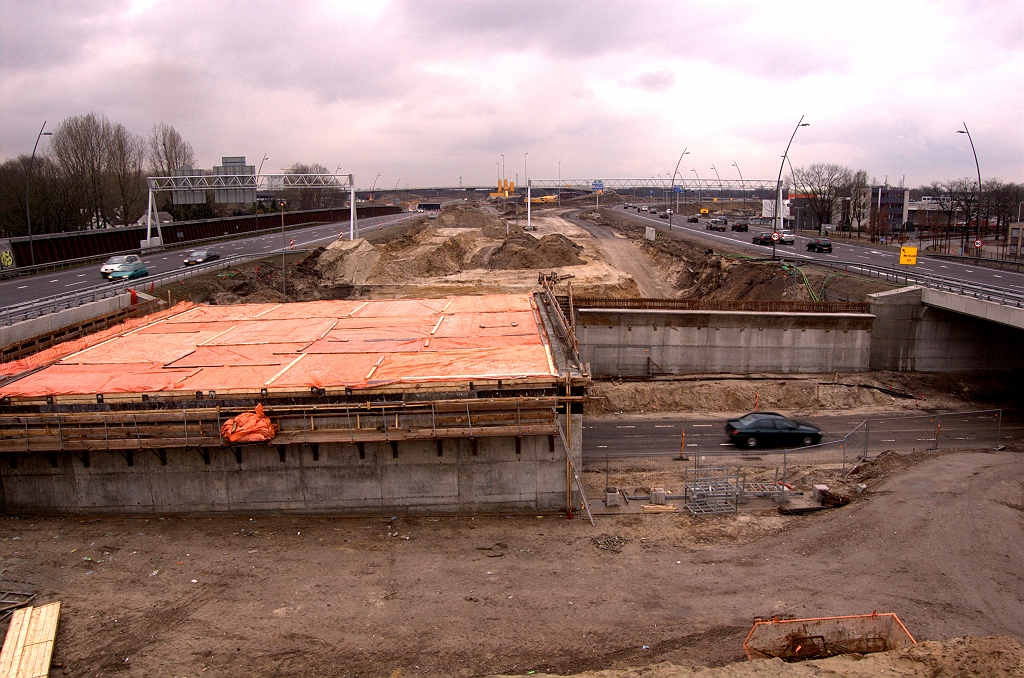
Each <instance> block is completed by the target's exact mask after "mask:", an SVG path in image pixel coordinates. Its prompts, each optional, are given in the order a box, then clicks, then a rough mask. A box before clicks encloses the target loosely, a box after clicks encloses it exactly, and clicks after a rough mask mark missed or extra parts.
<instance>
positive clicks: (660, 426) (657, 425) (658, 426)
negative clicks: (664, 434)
mask: <svg viewBox="0 0 1024 678" xmlns="http://www.w3.org/2000/svg"><path fill="white" fill-rule="evenodd" d="M654 428H675V426H673V425H672V424H655V425H654Z"/></svg>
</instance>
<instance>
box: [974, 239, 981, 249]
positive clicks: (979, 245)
mask: <svg viewBox="0 0 1024 678" xmlns="http://www.w3.org/2000/svg"><path fill="white" fill-rule="evenodd" d="M981 245H982V242H981V241H980V240H975V241H974V246H975V247H976V248H977V249H979V250H980V249H981Z"/></svg>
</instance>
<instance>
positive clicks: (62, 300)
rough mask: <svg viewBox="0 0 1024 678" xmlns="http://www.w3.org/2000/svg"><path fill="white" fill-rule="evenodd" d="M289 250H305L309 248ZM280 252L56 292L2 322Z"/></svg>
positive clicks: (0, 316)
mask: <svg viewBox="0 0 1024 678" xmlns="http://www.w3.org/2000/svg"><path fill="white" fill-rule="evenodd" d="M289 251H290V252H304V251H305V250H289ZM280 252H281V251H280V250H277V251H276V252H263V253H261V254H237V255H233V256H230V257H225V258H223V259H218V260H216V261H212V262H210V263H208V264H198V265H196V266H190V267H188V268H185V269H178V270H175V271H170V272H168V273H160V274H157V275H152V276H146V277H145V278H137V279H135V280H125V281H123V282H112V283H106V284H104V285H96V286H95V287H90V288H88V289H83V290H78V291H77V292H66V293H64V294H55V295H51V296H49V297H43V298H42V299H36V300H33V301H29V302H25V303H23V304H14V305H12V306H7V307H5V308H3V309H0V322H2V323H3V324H5V325H13V324H14V323H17V322H22V321H24V320H31V319H32V318H38V317H39V316H43V315H46V314H48V313H56V312H58V311H63V310H64V309H68V308H75V307H78V306H81V305H83V304H89V303H92V302H94V301H99V300H100V299H108V298H110V297H116V296H117V295H119V294H123V293H124V291H125V290H127V289H128V288H138V287H139V286H140V284H141V283H143V282H145V283H153V284H160V285H163V284H166V283H172V282H178V281H181V280H186V279H188V278H191V277H194V276H197V275H202V274H204V273H210V272H211V271H219V270H221V269H223V268H229V267H231V266H238V265H240V264H244V263H247V262H250V261H256V260H258V259H265V258H267V257H268V256H273V255H274V254H280Z"/></svg>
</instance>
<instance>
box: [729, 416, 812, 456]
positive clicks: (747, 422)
mask: <svg viewBox="0 0 1024 678" xmlns="http://www.w3.org/2000/svg"><path fill="white" fill-rule="evenodd" d="M725 432H726V434H727V435H728V436H729V440H731V441H732V443H733V445H735V446H736V447H750V448H753V447H780V446H786V445H801V446H807V445H817V444H818V443H820V442H821V429H819V428H818V427H817V426H814V425H812V424H808V423H806V422H802V421H795V420H793V419H789V418H788V417H784V416H783V415H781V414H779V413H778V412H751V413H750V414H745V415H743V416H742V417H740V418H739V419H730V420H729V421H727V422H726V424H725Z"/></svg>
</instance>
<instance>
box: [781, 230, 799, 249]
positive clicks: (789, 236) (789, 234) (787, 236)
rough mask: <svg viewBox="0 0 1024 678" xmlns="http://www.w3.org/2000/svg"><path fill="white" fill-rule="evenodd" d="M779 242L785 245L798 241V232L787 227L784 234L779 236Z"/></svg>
mask: <svg viewBox="0 0 1024 678" xmlns="http://www.w3.org/2000/svg"><path fill="white" fill-rule="evenodd" d="M779 242H781V243H782V244H783V245H792V244H793V243H795V242H796V234H795V233H793V231H790V230H789V229H785V230H783V231H782V234H781V236H780V237H779Z"/></svg>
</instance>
